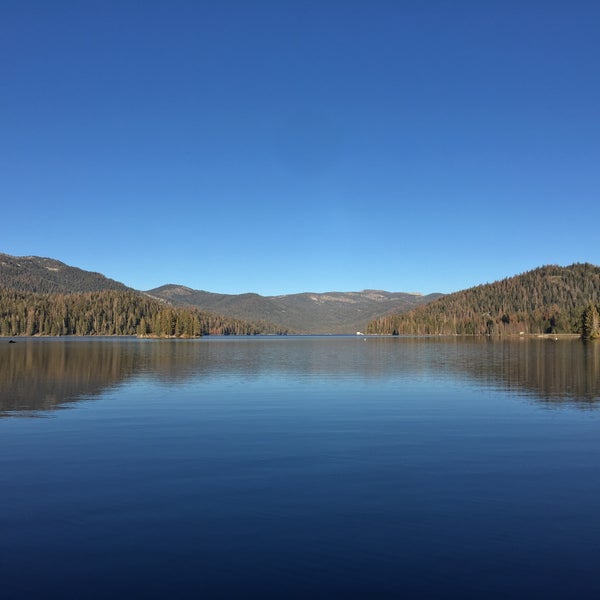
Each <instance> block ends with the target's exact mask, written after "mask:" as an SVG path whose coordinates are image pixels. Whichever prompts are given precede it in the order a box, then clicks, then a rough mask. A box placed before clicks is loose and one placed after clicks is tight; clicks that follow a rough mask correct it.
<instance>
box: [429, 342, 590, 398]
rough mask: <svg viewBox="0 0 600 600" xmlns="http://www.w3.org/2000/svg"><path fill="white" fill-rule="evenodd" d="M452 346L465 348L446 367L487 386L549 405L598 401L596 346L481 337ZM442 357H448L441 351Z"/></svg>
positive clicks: (446, 353) (441, 346) (441, 345)
mask: <svg viewBox="0 0 600 600" xmlns="http://www.w3.org/2000/svg"><path fill="white" fill-rule="evenodd" d="M449 343H450V344H452V342H449ZM454 343H455V344H461V345H462V344H465V348H464V352H463V351H461V352H458V353H456V354H455V355H454V358H452V357H450V358H448V360H447V362H446V364H445V365H444V367H445V368H449V369H450V370H452V371H455V372H459V373H461V374H465V375H467V376H468V377H471V378H473V379H475V380H477V381H479V382H483V383H484V384H486V385H492V386H499V387H501V388H505V389H508V390H510V391H512V392H516V393H525V394H531V395H535V396H539V397H540V399H542V400H548V401H552V402H561V401H576V402H585V403H589V402H591V401H598V400H600V345H599V344H597V343H590V344H583V343H582V342H581V341H580V340H576V339H575V340H573V339H559V340H557V341H555V340H553V339H521V340H510V341H507V340H504V341H496V340H488V339H479V340H473V341H470V342H464V341H463V340H459V341H456V342H454ZM444 345H447V344H443V343H440V344H439V345H438V348H440V349H441V348H443V346H444ZM440 354H441V355H442V356H444V355H446V356H448V352H444V351H443V350H442V351H441V352H440ZM438 361H439V358H438ZM440 367H441V365H440Z"/></svg>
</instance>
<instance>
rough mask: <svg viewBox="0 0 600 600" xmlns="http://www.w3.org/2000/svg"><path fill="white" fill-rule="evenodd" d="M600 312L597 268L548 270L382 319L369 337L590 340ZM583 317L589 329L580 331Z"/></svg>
mask: <svg viewBox="0 0 600 600" xmlns="http://www.w3.org/2000/svg"><path fill="white" fill-rule="evenodd" d="M590 306H591V308H590ZM586 309H587V311H586ZM594 311H596V312H594ZM598 312H600V267H597V266H595V265H591V264H588V263H576V264H573V265H571V266H569V267H559V266H555V265H549V266H545V267H540V268H538V269H534V270H532V271H529V272H527V273H523V274H521V275H517V276H515V277H510V278H507V279H503V280H502V281H497V282H495V283H490V284H484V285H479V286H477V287H474V288H470V289H467V290H464V291H461V292H456V293H454V294H449V295H447V296H443V297H442V298H439V299H438V300H435V301H434V302H431V303H430V304H427V305H424V306H420V307H418V308H415V309H413V310H411V311H409V312H406V313H403V314H390V315H385V316H382V317H380V318H378V319H375V320H373V321H371V322H370V323H369V326H368V328H367V333H371V334H393V335H394V334H395V335H509V334H519V333H580V334H582V335H583V337H585V332H586V331H588V329H589V331H590V333H589V335H588V337H590V338H591V337H593V336H594V335H595V329H594V326H595V325H596V324H597V320H595V318H596V317H595V315H596V314H597V313H598ZM584 313H585V314H584ZM584 317H585V319H587V320H586V321H585V322H586V323H587V327H588V329H585V327H584Z"/></svg>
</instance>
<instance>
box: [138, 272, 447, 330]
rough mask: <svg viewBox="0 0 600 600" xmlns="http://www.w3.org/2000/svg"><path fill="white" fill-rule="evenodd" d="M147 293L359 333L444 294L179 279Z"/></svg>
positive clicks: (291, 325)
mask: <svg viewBox="0 0 600 600" xmlns="http://www.w3.org/2000/svg"><path fill="white" fill-rule="evenodd" d="M146 294H148V295H149V296H151V297H153V298H157V299H160V300H163V301H165V302H169V303H171V304H172V305H173V306H195V307H197V308H200V309H202V310H208V311H215V312H219V313H221V314H224V315H228V316H232V317H236V318H238V319H251V320H269V321H270V322H272V323H275V324H276V325H280V326H281V327H285V328H288V329H291V330H293V331H296V332H299V333H313V334H315V333H355V332H356V331H363V330H364V329H365V328H366V326H367V324H368V323H369V321H371V320H372V319H374V318H376V317H379V316H381V315H386V314H388V313H389V312H391V311H393V312H399V311H406V310H409V309H411V308H414V307H415V306H419V305H421V304H425V303H427V302H431V301H432V300H435V299H436V298H439V297H440V296H441V294H430V295H428V296H422V295H420V294H409V293H405V292H385V291H380V290H364V291H362V292H327V293H309V292H305V293H302V294H289V295H282V296H260V295H259V294H239V295H234V294H215V293H212V292H206V291H202V290H193V289H190V288H188V287H184V286H181V285H173V284H170V285H163V286H161V287H158V288H155V289H152V290H148V291H147V292H146Z"/></svg>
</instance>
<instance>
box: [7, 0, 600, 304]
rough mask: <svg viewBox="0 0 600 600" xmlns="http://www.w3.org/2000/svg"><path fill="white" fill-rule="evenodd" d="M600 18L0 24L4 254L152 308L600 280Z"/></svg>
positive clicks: (306, 7) (517, 9) (266, 9)
mask: <svg viewBox="0 0 600 600" xmlns="http://www.w3.org/2000/svg"><path fill="white" fill-rule="evenodd" d="M598 31H600V3H598V2H593V1H591V0H590V1H564V2H552V1H544V2H542V1H539V2H528V1H526V0H525V1H520V2H511V1H506V0H505V1H502V2H494V1H490V2H480V1H479V2H461V1H456V2H450V1H446V2H441V1H416V0H415V1H406V2H403V1H401V0H397V1H394V2H386V1H376V0H375V1H371V2H364V1H362V2H353V1H352V0H350V1H344V2H335V1H327V0H321V1H319V2H311V1H306V2H300V1H298V2H296V1H289V2H286V1H278V2H261V1H260V0H257V1H253V2H247V1H245V2H229V1H226V0H225V1H222V2H202V1H169V2H153V1H144V2H139V1H136V2H132V1H127V0H123V1H119V2H110V1H103V2H100V1H98V2H95V1H90V2H69V1H61V0H56V1H53V2H46V1H44V2H32V1H28V0H18V1H12V0H3V1H2V2H1V3H0V57H1V58H0V74H1V75H0V198H1V207H2V213H1V214H2V229H1V233H0V240H1V243H0V251H1V252H6V253H8V254H14V255H41V256H49V257H52V258H58V259H60V260H62V261H64V262H66V263H68V264H71V265H75V266H79V267H82V268H85V269H90V270H94V271H100V272H102V273H104V274H105V275H107V276H109V277H112V278H114V279H117V280H120V281H123V282H124V283H126V284H128V285H131V286H133V287H135V288H138V289H149V288H152V287H155V286H158V285H161V284H164V283H180V284H183V285H187V286H190V287H193V288H197V289H205V290H210V291H214V292H223V293H240V292H246V291H253V292H258V293H261V294H279V293H282V294H283V293H294V292H300V291H317V292H318V291H331V290H339V291H350V290H360V289H364V288H377V289H386V290H392V291H419V292H423V293H429V292H434V291H439V292H452V291H456V290H459V289H463V288H466V287H470V286H472V285H477V284H479V283H485V282H487V281H494V280H497V279H500V278H503V277H506V276H510V275H514V274H517V273H521V272H523V271H526V270H529V269H531V268H535V267H537V266H540V265H543V264H550V263H552V264H562V265H566V264H570V263H573V262H592V263H595V264H600V243H599V237H600V236H599V234H598V231H599V228H598V223H599V221H600V202H599V189H600V110H599V108H598V107H600V60H599V57H600V36H599V35H598Z"/></svg>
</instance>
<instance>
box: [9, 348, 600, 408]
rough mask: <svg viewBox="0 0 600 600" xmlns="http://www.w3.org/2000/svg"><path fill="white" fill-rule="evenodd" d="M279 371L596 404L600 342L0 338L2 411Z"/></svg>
mask: <svg viewBox="0 0 600 600" xmlns="http://www.w3.org/2000/svg"><path fill="white" fill-rule="evenodd" d="M263 376H277V377H282V378H292V379H294V378H295V379H298V378H302V379H305V380H306V379H308V380H315V381H322V380H325V379H329V380H335V379H336V378H343V379H346V380H348V379H354V380H357V381H358V380H364V381H369V382H376V381H381V380H387V381H389V380H394V379H398V378H403V379H404V380H406V379H407V378H415V377H432V378H436V377H453V378H460V379H463V380H464V379H467V380H470V381H472V382H475V383H476V384H478V385H483V386H485V387H495V388H499V389H501V390H505V391H509V392H511V393H513V394H523V395H527V396H530V397H532V398H534V399H536V400H538V401H542V402H547V403H564V402H569V403H571V404H575V405H577V406H581V407H595V406H596V403H597V401H598V400H600V344H598V343H591V344H583V343H581V342H580V341H579V340H560V341H557V342H555V341H553V340H506V341H497V340H494V341H491V340H486V339H474V340H473V339H469V340H465V339H457V338H425V339H424V338H354V337H346V338H343V337H330V338H328V337H298V338H293V337H292V338H210V339H209V338H205V339H203V340H137V339H115V338H109V339H102V338H97V339H73V338H71V339H64V338H62V339H21V340H19V341H18V343H16V344H8V343H0V416H1V415H7V414H11V415H12V414H31V413H34V412H35V411H47V410H51V409H55V408H59V407H61V406H65V405H68V403H70V402H76V401H78V400H80V399H82V398H88V399H89V398H90V397H94V396H98V395H100V394H102V393H103V392H105V391H106V390H109V389H112V388H115V387H118V386H120V385H123V384H125V383H126V382H127V381H129V380H131V379H133V378H138V377H145V378H148V379H150V380H153V381H155V382H157V383H159V384H162V385H168V386H176V385H180V384H183V383H185V382H189V381H192V380H203V379H204V380H207V379H211V378H217V379H218V378H221V379H223V378H228V377H238V378H239V377H244V378H246V379H258V378H259V377H263Z"/></svg>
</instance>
